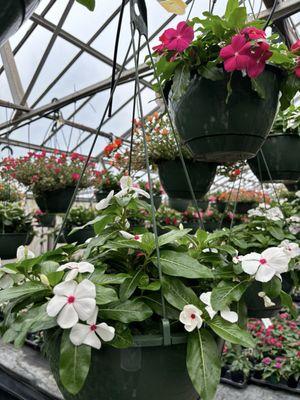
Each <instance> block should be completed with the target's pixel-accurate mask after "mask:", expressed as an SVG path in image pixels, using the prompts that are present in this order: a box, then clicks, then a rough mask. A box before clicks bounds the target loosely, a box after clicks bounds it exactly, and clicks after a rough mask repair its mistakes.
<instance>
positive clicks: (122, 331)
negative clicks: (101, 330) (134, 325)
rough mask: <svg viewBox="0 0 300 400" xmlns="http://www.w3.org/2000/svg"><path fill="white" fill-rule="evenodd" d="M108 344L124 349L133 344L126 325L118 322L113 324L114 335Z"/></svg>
mask: <svg viewBox="0 0 300 400" xmlns="http://www.w3.org/2000/svg"><path fill="white" fill-rule="evenodd" d="M109 345H110V346H113V347H115V348H117V349H126V348H127V347H130V346H132V345H133V337H132V335H131V332H130V329H129V327H128V326H127V325H124V324H121V323H120V322H118V323H117V324H116V326H115V337H114V339H113V340H112V341H111V342H109Z"/></svg>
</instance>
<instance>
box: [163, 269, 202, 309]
mask: <svg viewBox="0 0 300 400" xmlns="http://www.w3.org/2000/svg"><path fill="white" fill-rule="evenodd" d="M162 291H163V295H164V297H165V299H166V300H167V301H168V302H169V303H170V304H171V305H172V306H173V307H175V308H177V309H178V310H182V309H183V307H184V306H185V305H187V304H194V305H195V306H196V307H202V308H203V305H202V303H201V302H200V300H199V299H198V296H197V295H196V293H195V292H194V291H193V289H191V288H189V287H187V286H185V285H184V283H182V282H181V281H180V280H179V279H175V278H169V277H166V276H164V277H163V281H162Z"/></svg>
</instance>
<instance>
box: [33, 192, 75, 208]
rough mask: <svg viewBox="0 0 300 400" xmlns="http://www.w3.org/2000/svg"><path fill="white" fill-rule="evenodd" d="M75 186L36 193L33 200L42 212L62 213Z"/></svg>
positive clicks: (67, 205)
mask: <svg viewBox="0 0 300 400" xmlns="http://www.w3.org/2000/svg"><path fill="white" fill-rule="evenodd" d="M74 191H75V188H74V187H68V188H65V189H58V190H52V191H47V192H43V193H40V194H38V195H37V196H36V197H35V201H36V203H37V205H38V206H39V209H40V210H41V211H42V212H47V213H49V214H64V213H65V212H66V211H67V209H68V207H69V204H70V202H71V200H72V196H73V194H74Z"/></svg>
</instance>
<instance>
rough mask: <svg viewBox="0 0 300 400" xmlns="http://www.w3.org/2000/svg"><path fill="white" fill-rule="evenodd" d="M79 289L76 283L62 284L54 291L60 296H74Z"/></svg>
mask: <svg viewBox="0 0 300 400" xmlns="http://www.w3.org/2000/svg"><path fill="white" fill-rule="evenodd" d="M76 288H77V283H76V282H75V281H68V282H61V283H59V284H58V285H56V286H55V287H54V289H53V293H54V294H57V295H59V296H67V297H68V296H72V295H74V293H75V290H76Z"/></svg>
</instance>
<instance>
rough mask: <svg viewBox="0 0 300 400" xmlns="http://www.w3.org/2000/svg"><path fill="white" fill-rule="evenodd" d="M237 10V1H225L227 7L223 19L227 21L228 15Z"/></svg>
mask: <svg viewBox="0 0 300 400" xmlns="http://www.w3.org/2000/svg"><path fill="white" fill-rule="evenodd" d="M237 8H239V1H238V0H228V1H227V6H226V11H225V15H224V17H225V18H226V19H227V20H229V18H230V15H231V14H232V13H233V11H234V10H236V9H237Z"/></svg>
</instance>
